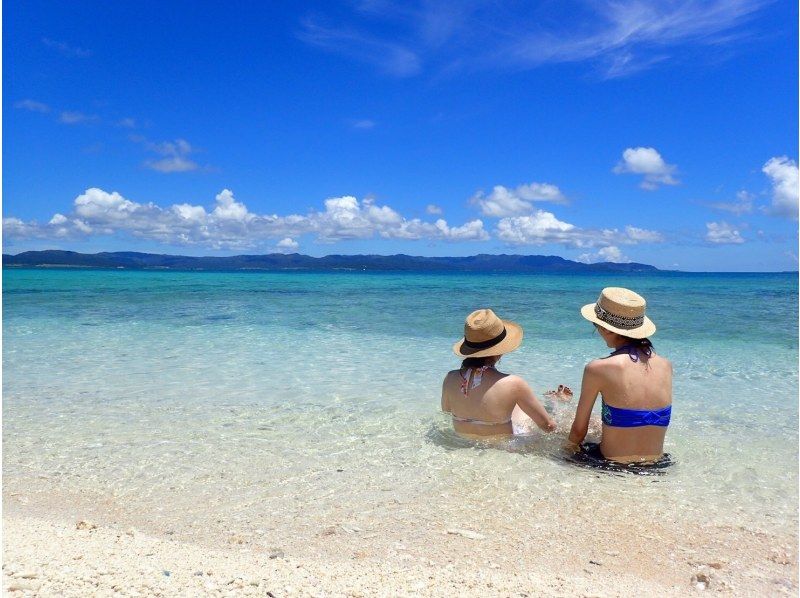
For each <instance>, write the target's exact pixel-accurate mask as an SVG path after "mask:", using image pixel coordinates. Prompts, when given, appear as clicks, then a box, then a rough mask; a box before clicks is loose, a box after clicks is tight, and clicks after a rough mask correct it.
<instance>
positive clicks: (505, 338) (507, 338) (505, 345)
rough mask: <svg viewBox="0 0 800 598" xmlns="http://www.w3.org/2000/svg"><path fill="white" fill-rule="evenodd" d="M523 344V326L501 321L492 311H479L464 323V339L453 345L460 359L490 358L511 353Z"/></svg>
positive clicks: (473, 313)
mask: <svg viewBox="0 0 800 598" xmlns="http://www.w3.org/2000/svg"><path fill="white" fill-rule="evenodd" d="M520 344H522V326H520V325H519V324H517V323H516V322H511V321H510V320H501V319H500V318H498V317H497V315H496V314H495V313H494V312H493V311H492V310H491V309H478V310H476V311H474V312H472V313H471V314H469V315H468V316H467V319H466V320H465V321H464V338H462V339H461V340H460V341H458V342H457V343H456V344H455V345H453V353H455V354H456V355H458V356H459V357H463V358H467V357H489V356H492V355H503V354H504V353H510V352H511V351H513V350H514V349H516V348H518V347H519V346H520Z"/></svg>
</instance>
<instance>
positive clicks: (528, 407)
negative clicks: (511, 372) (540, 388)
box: [506, 376, 556, 432]
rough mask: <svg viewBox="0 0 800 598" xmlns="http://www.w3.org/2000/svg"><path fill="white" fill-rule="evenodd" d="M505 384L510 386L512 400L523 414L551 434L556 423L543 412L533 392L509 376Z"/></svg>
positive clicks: (515, 378)
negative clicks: (512, 395) (512, 394)
mask: <svg viewBox="0 0 800 598" xmlns="http://www.w3.org/2000/svg"><path fill="white" fill-rule="evenodd" d="M506 381H507V382H506V383H507V384H509V385H510V386H511V390H512V392H513V393H514V399H515V401H516V403H517V405H519V408H520V409H522V411H523V412H525V414H526V415H527V416H528V417H530V418H531V419H532V420H533V421H534V422H536V425H537V426H539V428H540V429H542V430H544V431H545V432H553V431H555V429H556V421H555V420H554V419H553V418H552V417H550V414H549V413H547V411H545V409H544V406H543V405H542V404H541V403H540V402H539V399H537V398H536V395H535V394H533V390H531V387H530V386H528V383H527V382H525V380H523V379H522V378H519V377H517V376H509V377H508V378H506Z"/></svg>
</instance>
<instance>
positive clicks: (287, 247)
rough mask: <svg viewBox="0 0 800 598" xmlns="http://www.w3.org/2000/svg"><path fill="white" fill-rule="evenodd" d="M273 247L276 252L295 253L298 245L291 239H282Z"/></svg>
mask: <svg viewBox="0 0 800 598" xmlns="http://www.w3.org/2000/svg"><path fill="white" fill-rule="evenodd" d="M275 247H276V248H277V249H278V251H281V252H285V253H291V252H293V251H297V249H298V248H299V247H300V243H298V242H297V241H295V240H294V239H292V238H291V237H284V238H283V239H281V240H280V241H278V243H277V245H276V246H275Z"/></svg>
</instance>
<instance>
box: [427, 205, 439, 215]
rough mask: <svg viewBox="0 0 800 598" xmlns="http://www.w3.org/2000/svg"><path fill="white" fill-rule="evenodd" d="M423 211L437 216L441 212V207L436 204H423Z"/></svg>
mask: <svg viewBox="0 0 800 598" xmlns="http://www.w3.org/2000/svg"><path fill="white" fill-rule="evenodd" d="M425 213H426V214H430V215H432V216H438V215H439V214H441V213H442V208H440V207H439V206H437V205H436V204H432V203H429V204H428V205H427V206H425Z"/></svg>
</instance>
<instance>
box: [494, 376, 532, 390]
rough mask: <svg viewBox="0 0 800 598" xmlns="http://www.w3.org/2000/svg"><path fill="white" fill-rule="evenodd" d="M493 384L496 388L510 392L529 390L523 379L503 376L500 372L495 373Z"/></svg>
mask: <svg viewBox="0 0 800 598" xmlns="http://www.w3.org/2000/svg"><path fill="white" fill-rule="evenodd" d="M495 384H496V385H497V386H498V388H503V389H506V390H510V391H513V390H519V389H523V388H529V385H528V383H527V382H526V381H525V379H524V378H523V377H521V376H517V375H516V374H504V373H502V372H497V381H496V382H495Z"/></svg>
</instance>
